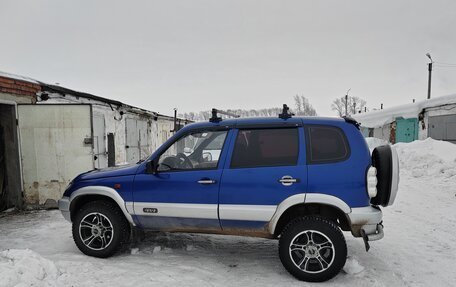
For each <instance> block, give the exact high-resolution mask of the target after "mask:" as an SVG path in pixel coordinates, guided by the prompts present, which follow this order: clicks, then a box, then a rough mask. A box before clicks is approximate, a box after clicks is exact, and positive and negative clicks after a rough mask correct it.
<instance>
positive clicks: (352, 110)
mask: <svg viewBox="0 0 456 287" xmlns="http://www.w3.org/2000/svg"><path fill="white" fill-rule="evenodd" d="M345 99H346V97H345V96H343V97H340V98H337V99H335V100H334V101H333V102H332V104H331V109H332V110H333V111H336V112H337V114H338V115H339V117H342V116H351V115H353V114H356V113H358V111H363V110H364V107H365V106H366V101H365V100H363V99H361V98H358V97H352V96H348V101H346V100H345ZM346 102H347V105H345V103H346ZM345 107H347V110H345Z"/></svg>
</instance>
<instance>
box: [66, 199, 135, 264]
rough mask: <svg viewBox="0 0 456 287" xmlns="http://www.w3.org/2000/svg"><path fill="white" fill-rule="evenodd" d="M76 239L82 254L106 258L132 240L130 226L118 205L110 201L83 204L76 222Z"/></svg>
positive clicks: (74, 226) (74, 237)
mask: <svg viewBox="0 0 456 287" xmlns="http://www.w3.org/2000/svg"><path fill="white" fill-rule="evenodd" d="M72 230H73V239H74V242H75V243H76V246H77V247H78V248H79V250H81V251H82V253H84V254H86V255H89V256H94V257H100V258H106V257H109V256H112V255H113V254H115V253H116V252H117V251H119V249H120V248H121V247H122V245H123V244H124V243H126V242H127V241H128V239H129V238H130V226H129V224H128V222H127V221H126V219H125V217H124V215H123V213H122V211H121V210H120V209H119V208H118V206H116V205H114V204H113V203H111V202H108V201H94V202H89V203H87V204H85V205H83V206H82V207H81V208H80V209H79V210H78V211H77V213H76V215H75V217H74V220H73V227H72Z"/></svg>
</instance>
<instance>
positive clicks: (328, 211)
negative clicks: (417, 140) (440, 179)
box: [59, 106, 399, 282]
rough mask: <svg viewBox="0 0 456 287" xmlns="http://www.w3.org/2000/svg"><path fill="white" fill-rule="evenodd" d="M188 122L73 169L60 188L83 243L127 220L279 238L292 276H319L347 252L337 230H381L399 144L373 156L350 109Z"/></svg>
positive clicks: (122, 236)
mask: <svg viewBox="0 0 456 287" xmlns="http://www.w3.org/2000/svg"><path fill="white" fill-rule="evenodd" d="M217 112H218V111H217V110H215V109H214V110H213V117H212V118H211V120H210V121H209V122H199V123H194V124H190V125H187V126H185V127H184V128H182V129H181V130H180V131H178V132H177V133H176V134H175V135H174V136H172V137H171V138H170V139H169V140H168V141H167V142H165V143H164V144H163V145H162V146H161V147H160V148H158V149H157V150H156V151H155V152H154V153H153V154H152V155H151V156H150V157H148V158H147V159H145V160H144V161H141V162H138V163H137V164H134V165H130V166H124V167H115V168H107V169H101V170H93V171H89V172H87V173H83V174H81V175H79V176H77V177H76V178H75V179H74V180H73V181H72V182H71V183H70V184H69V186H68V187H67V189H66V191H65V192H64V194H63V198H62V199H61V200H59V209H60V210H61V212H62V214H63V216H64V217H65V218H66V219H67V220H69V221H70V222H72V232H73V238H74V241H75V243H76V245H77V247H78V248H79V249H80V250H81V251H82V252H83V253H85V254H87V255H90V256H95V257H108V256H111V255H113V254H114V253H116V252H117V251H118V250H119V249H120V248H121V247H122V246H123V245H125V244H126V243H127V242H129V240H130V236H131V233H132V230H137V229H138V230H152V231H166V232H198V233H213V234H226V235H242V236H254V237H263V238H271V239H278V241H279V244H278V245H279V248H278V249H279V250H278V253H279V257H280V260H281V262H282V264H283V266H284V267H285V268H286V270H288V272H290V273H291V274H292V275H293V276H295V277H296V278H298V279H300V280H305V281H314V282H316V281H325V280H328V279H330V278H332V277H334V276H335V275H337V274H338V273H339V271H340V270H341V268H342V267H343V266H344V264H345V261H346V257H347V245H346V242H345V238H344V235H343V233H342V231H350V232H351V234H352V235H353V236H355V237H360V238H362V239H363V240H364V243H365V247H366V250H368V249H369V241H373V240H379V239H381V238H383V225H382V211H381V209H380V206H383V207H386V206H389V205H391V204H393V202H394V199H395V197H396V194H397V190H398V182H399V166H398V157H397V153H396V151H395V150H394V148H393V147H391V146H389V145H385V146H380V147H377V148H376V149H375V150H374V151H373V152H372V156H371V153H370V151H369V148H368V146H367V144H366V141H365V140H364V138H363V136H362V134H361V132H360V131H359V127H358V125H359V124H358V123H357V122H356V121H354V120H353V119H351V118H340V119H337V118H321V117H292V114H290V113H289V112H288V109H287V107H286V106H284V111H283V113H282V114H280V115H279V117H278V118H249V119H224V120H222V119H221V118H220V117H218V115H217Z"/></svg>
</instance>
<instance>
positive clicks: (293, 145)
mask: <svg viewBox="0 0 456 287" xmlns="http://www.w3.org/2000/svg"><path fill="white" fill-rule="evenodd" d="M298 154H299V136H298V129H297V128H284V129H251V130H239V132H238V135H237V137H236V142H235V146H234V150H233V156H232V159H231V168H246V167H265V166H290V165H296V164H297V162H298Z"/></svg>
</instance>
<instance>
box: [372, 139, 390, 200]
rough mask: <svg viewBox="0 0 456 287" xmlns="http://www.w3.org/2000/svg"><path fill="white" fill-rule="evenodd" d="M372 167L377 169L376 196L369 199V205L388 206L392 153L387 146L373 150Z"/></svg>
mask: <svg viewBox="0 0 456 287" xmlns="http://www.w3.org/2000/svg"><path fill="white" fill-rule="evenodd" d="M372 165H373V166H374V167H375V168H376V169H377V196H375V197H373V198H372V199H371V203H372V204H373V205H382V206H388V203H389V200H390V197H391V182H392V173H393V161H392V152H391V147H390V146H389V145H382V146H379V147H376V148H375V149H374V151H373V152H372Z"/></svg>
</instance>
